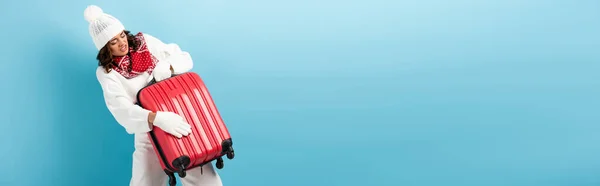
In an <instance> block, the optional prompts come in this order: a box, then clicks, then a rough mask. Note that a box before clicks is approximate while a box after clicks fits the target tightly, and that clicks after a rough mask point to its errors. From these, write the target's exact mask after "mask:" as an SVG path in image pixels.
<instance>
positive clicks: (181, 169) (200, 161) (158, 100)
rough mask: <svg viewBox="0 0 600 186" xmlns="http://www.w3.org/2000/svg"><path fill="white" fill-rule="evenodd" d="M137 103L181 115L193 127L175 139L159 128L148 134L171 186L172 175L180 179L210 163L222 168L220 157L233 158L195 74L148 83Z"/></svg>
mask: <svg viewBox="0 0 600 186" xmlns="http://www.w3.org/2000/svg"><path fill="white" fill-rule="evenodd" d="M137 101H138V104H139V105H140V106H141V107H143V108H145V109H148V110H151V111H154V112H156V111H170V112H175V113H177V114H179V115H181V116H182V117H183V118H185V119H186V121H187V122H188V123H189V124H190V125H191V126H192V133H191V134H190V135H189V136H184V137H182V138H177V137H175V136H173V135H171V134H169V133H166V132H164V131H163V130H161V129H160V128H158V127H154V129H153V130H152V131H151V132H149V134H148V135H149V137H150V140H151V141H152V143H153V144H154V150H155V152H156V154H157V155H158V157H159V159H160V162H161V166H162V168H163V170H164V171H165V173H166V174H167V175H169V183H170V185H172V186H174V185H175V184H176V183H175V175H174V173H175V172H176V173H178V174H179V177H181V178H183V177H185V175H186V172H185V171H186V170H190V169H193V168H196V167H199V166H202V165H204V164H206V163H210V162H212V161H213V160H217V162H216V167H217V168H218V169H221V168H223V156H224V155H226V156H227V158H228V159H233V157H234V151H233V142H232V141H231V136H230V135H229V131H228V129H227V127H226V126H225V123H224V122H223V119H222V118H221V115H220V114H219V111H218V110H217V108H216V106H215V104H214V102H213V99H212V97H211V96H210V94H209V92H208V89H207V88H206V85H205V84H204V82H203V81H202V79H201V78H200V76H199V75H198V74H196V73H194V72H187V73H183V74H180V75H175V76H173V77H170V78H168V79H165V80H163V81H160V82H158V83H155V82H154V81H153V82H150V84H148V86H146V87H144V88H143V89H141V90H140V91H139V92H138V94H137Z"/></svg>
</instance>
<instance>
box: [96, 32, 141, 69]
mask: <svg viewBox="0 0 600 186" xmlns="http://www.w3.org/2000/svg"><path fill="white" fill-rule="evenodd" d="M124 32H125V34H126V35H127V43H128V45H129V48H132V47H133V48H136V49H137V48H138V46H139V44H140V43H139V42H138V41H136V40H135V36H134V35H133V34H131V32H130V31H128V30H125V31H124ZM127 55H130V54H129V53H127ZM96 59H97V60H98V66H102V67H103V68H104V71H106V73H108V72H110V70H111V69H112V68H113V67H114V66H115V65H116V62H114V61H113V56H112V54H111V53H110V49H109V48H108V43H107V44H106V45H104V47H102V48H101V49H100V51H99V52H98V55H97V56H96ZM131 65H132V63H129V68H128V69H127V70H128V71H131Z"/></svg>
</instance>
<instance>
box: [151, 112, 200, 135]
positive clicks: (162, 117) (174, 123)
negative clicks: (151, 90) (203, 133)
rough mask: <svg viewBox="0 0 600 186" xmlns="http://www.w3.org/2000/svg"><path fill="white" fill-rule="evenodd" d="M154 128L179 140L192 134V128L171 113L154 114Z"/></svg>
mask: <svg viewBox="0 0 600 186" xmlns="http://www.w3.org/2000/svg"><path fill="white" fill-rule="evenodd" d="M153 124H154V126H157V127H158V128H160V129H162V130H163V131H165V132H167V133H169V134H171V135H173V136H176V137H177V138H181V137H182V136H187V135H189V134H190V133H192V126H190V124H188V123H186V122H185V119H183V118H182V117H181V116H179V115H177V114H176V113H173V112H161V111H159V112H156V117H155V118H154V123H153Z"/></svg>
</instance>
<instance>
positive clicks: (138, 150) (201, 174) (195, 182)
mask: <svg viewBox="0 0 600 186" xmlns="http://www.w3.org/2000/svg"><path fill="white" fill-rule="evenodd" d="M175 175H176V176H177V173H175ZM168 180H169V177H168V176H167V174H166V173H165V172H164V170H163V169H162V167H161V166H160V162H159V161H158V156H157V155H156V153H155V152H154V149H153V146H152V144H151V142H150V139H149V138H148V135H147V134H139V135H137V134H136V136H135V151H134V152H133V167H132V177H131V181H130V183H129V186H166V185H167V181H168ZM180 180H181V182H182V183H181V184H182V185H183V186H222V185H223V184H222V183H221V177H219V174H218V173H217V172H216V171H215V168H214V167H213V164H212V163H207V164H206V165H204V166H202V167H197V168H194V169H192V170H188V171H186V176H185V178H180Z"/></svg>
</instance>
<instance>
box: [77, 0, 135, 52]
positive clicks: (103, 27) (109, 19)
mask: <svg viewBox="0 0 600 186" xmlns="http://www.w3.org/2000/svg"><path fill="white" fill-rule="evenodd" d="M83 16H84V17H85V19H86V20H87V21H88V22H89V23H90V26H89V32H90V36H92V40H93V41H94V45H96V48H97V49H98V50H100V49H101V48H102V47H104V46H105V45H106V43H108V41H110V40H111V39H112V38H113V37H115V36H116V35H117V34H119V33H121V32H122V31H123V30H125V27H124V26H123V24H122V23H121V21H119V20H118V19H117V18H115V17H113V16H111V15H109V14H106V13H104V12H103V11H102V9H100V7H98V6H96V5H90V6H88V7H87V8H86V9H85V11H84V12H83Z"/></svg>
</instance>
